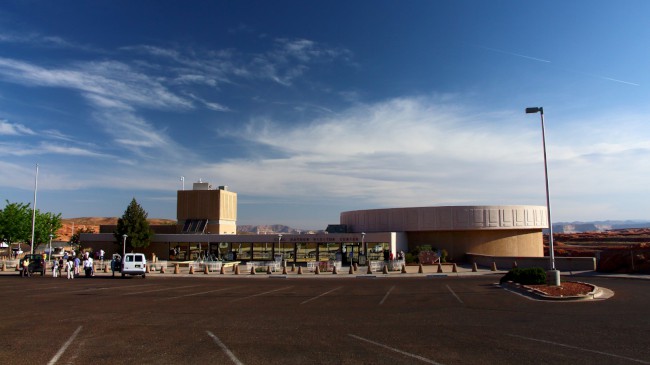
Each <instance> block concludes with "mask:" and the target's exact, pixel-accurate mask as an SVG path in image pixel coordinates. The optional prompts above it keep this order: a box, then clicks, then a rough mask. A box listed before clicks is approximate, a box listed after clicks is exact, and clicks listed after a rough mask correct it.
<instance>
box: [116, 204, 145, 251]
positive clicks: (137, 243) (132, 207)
mask: <svg viewBox="0 0 650 365" xmlns="http://www.w3.org/2000/svg"><path fill="white" fill-rule="evenodd" d="M124 234H126V235H127V236H128V238H127V239H126V252H129V251H131V250H132V249H133V248H137V247H147V246H149V242H150V241H151V237H152V236H153V231H152V230H151V228H150V227H149V222H148V221H147V212H146V211H145V210H144V209H142V207H141V206H140V204H138V202H137V201H135V198H133V200H131V203H130V204H129V206H128V207H127V208H126V211H124V215H122V218H119V219H118V220H117V229H116V230H115V233H114V235H115V243H116V244H119V245H120V246H122V244H123V241H122V240H123V238H122V235H124Z"/></svg>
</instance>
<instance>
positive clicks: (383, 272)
mask: <svg viewBox="0 0 650 365" xmlns="http://www.w3.org/2000/svg"><path fill="white" fill-rule="evenodd" d="M381 272H382V274H388V265H384V268H383V269H382V270H381Z"/></svg>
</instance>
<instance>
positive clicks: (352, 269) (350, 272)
mask: <svg viewBox="0 0 650 365" xmlns="http://www.w3.org/2000/svg"><path fill="white" fill-rule="evenodd" d="M348 274H350V275H352V274H354V267H352V265H350V271H348Z"/></svg>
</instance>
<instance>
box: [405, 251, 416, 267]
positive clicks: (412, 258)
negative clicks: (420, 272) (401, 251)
mask: <svg viewBox="0 0 650 365" xmlns="http://www.w3.org/2000/svg"><path fill="white" fill-rule="evenodd" d="M416 259H417V258H416V257H415V256H413V254H412V253H410V252H409V253H407V254H405V255H404V260H406V263H407V264H412V263H414V262H415V261H416Z"/></svg>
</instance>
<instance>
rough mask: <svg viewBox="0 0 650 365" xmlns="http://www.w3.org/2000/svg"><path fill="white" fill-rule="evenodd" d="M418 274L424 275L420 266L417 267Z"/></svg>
mask: <svg viewBox="0 0 650 365" xmlns="http://www.w3.org/2000/svg"><path fill="white" fill-rule="evenodd" d="M418 274H424V268H423V267H422V264H420V266H418Z"/></svg>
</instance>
